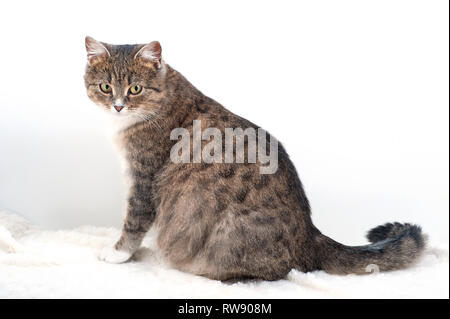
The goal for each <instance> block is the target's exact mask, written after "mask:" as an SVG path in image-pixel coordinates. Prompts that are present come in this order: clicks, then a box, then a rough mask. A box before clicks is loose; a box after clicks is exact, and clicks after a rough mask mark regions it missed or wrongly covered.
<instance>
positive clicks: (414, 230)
mask: <svg viewBox="0 0 450 319" xmlns="http://www.w3.org/2000/svg"><path fill="white" fill-rule="evenodd" d="M367 238H368V239H369V241H370V242H371V243H372V244H370V245H365V246H353V247H351V246H345V245H342V244H340V243H338V242H336V241H334V240H332V239H330V238H328V237H326V236H324V235H322V234H318V235H317V237H316V240H317V241H316V243H317V244H318V248H319V249H317V253H318V254H319V255H320V256H318V257H319V258H318V260H320V268H321V269H322V270H325V271H326V272H329V273H333V274H365V273H371V272H378V271H387V270H396V269H401V268H405V267H408V266H410V265H412V264H414V263H415V262H416V261H417V260H418V259H419V258H420V256H421V255H422V253H423V251H424V249H425V246H426V240H427V236H426V235H424V234H422V229H421V228H420V227H419V226H417V225H411V224H401V223H387V224H385V225H381V226H378V227H376V228H374V229H372V230H370V231H369V232H368V234H367Z"/></svg>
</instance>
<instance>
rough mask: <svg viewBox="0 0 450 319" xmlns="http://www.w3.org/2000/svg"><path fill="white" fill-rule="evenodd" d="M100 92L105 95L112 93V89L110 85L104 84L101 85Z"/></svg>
mask: <svg viewBox="0 0 450 319" xmlns="http://www.w3.org/2000/svg"><path fill="white" fill-rule="evenodd" d="M100 90H101V91H102V92H103V93H111V92H112V87H111V85H109V84H108V83H102V84H100Z"/></svg>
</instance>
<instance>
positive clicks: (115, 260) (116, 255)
mask: <svg viewBox="0 0 450 319" xmlns="http://www.w3.org/2000/svg"><path fill="white" fill-rule="evenodd" d="M130 257H131V253H129V252H127V251H121V250H117V249H115V248H114V247H110V246H107V247H104V248H103V249H102V250H101V251H100V253H99V255H98V259H100V260H102V261H106V262H107V263H111V264H120V263H124V262H126V261H127V260H128V259H130Z"/></svg>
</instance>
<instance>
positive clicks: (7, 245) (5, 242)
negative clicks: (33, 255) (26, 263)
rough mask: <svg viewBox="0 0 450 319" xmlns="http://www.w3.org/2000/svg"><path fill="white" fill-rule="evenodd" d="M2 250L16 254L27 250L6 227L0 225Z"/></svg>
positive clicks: (0, 245)
mask: <svg viewBox="0 0 450 319" xmlns="http://www.w3.org/2000/svg"><path fill="white" fill-rule="evenodd" d="M0 250H3V251H5V252H7V253H10V254H14V253H22V252H24V250H25V249H24V247H23V246H22V245H21V244H20V243H19V242H17V241H16V240H15V239H14V238H13V237H12V235H11V233H10V232H9V231H8V230H7V229H6V228H5V227H3V226H1V225H0Z"/></svg>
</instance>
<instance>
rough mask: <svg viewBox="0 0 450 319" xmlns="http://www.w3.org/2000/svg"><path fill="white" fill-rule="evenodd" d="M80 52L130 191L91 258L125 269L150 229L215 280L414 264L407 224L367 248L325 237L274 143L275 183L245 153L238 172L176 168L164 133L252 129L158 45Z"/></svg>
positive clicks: (421, 242) (181, 264)
mask: <svg viewBox="0 0 450 319" xmlns="http://www.w3.org/2000/svg"><path fill="white" fill-rule="evenodd" d="M86 49H87V57H88V65H87V67H86V73H85V76H84V79H85V84H86V89H87V94H88V96H89V98H90V99H91V100H92V101H93V102H95V104H97V105H99V106H100V107H101V108H103V109H104V110H105V111H107V112H108V113H110V115H111V116H112V117H113V118H114V121H115V122H116V123H117V124H118V125H119V126H118V129H117V133H116V137H117V141H118V143H119V145H120V149H121V150H122V151H123V154H122V155H123V157H124V159H125V162H126V163H127V169H126V172H127V177H128V179H129V183H130V186H129V194H128V202H127V215H126V218H125V221H124V226H123V230H122V235H121V238H120V239H119V240H118V241H117V243H116V244H115V245H114V246H113V247H107V248H105V249H103V250H102V252H101V253H100V259H102V260H104V261H106V262H111V263H122V262H125V261H127V260H129V259H130V258H131V257H132V255H133V253H134V252H136V250H137V249H138V248H139V246H140V245H141V242H142V239H143V238H144V236H145V234H146V233H147V231H148V230H149V228H150V227H152V226H154V227H156V229H157V232H158V236H157V243H158V247H159V249H160V250H161V252H162V253H163V254H164V256H165V258H166V259H167V261H169V262H170V263H171V265H173V267H175V268H177V269H180V270H182V271H186V272H189V273H193V274H197V275H201V276H205V277H208V278H211V279H217V280H240V279H248V278H258V279H263V280H278V279H281V278H283V277H285V276H286V274H287V273H289V271H290V270H291V269H298V270H300V271H303V272H308V271H313V270H324V271H326V272H329V273H333V274H350V273H353V274H364V273H366V270H367V269H368V268H367V267H368V266H369V265H376V267H378V269H379V270H381V271H387V270H394V269H399V268H403V267H407V266H409V265H411V264H413V263H414V262H415V261H417V260H418V258H419V257H420V256H421V254H422V252H423V250H424V248H425V244H426V240H425V238H426V237H425V236H424V235H423V234H422V231H421V228H420V227H419V226H416V225H411V224H400V223H388V224H385V225H382V226H378V227H376V228H374V229H372V230H371V231H369V233H368V235H367V238H368V240H369V241H370V242H371V244H369V245H365V246H356V247H349V246H345V245H343V244H340V243H338V242H336V241H334V240H332V239H330V238H328V237H327V236H325V235H323V234H322V233H321V232H320V231H319V230H318V229H317V228H316V227H315V226H314V225H313V223H312V221H311V210H310V205H309V202H308V199H307V197H306V195H305V192H304V190H303V186H302V183H301V182H300V180H299V178H298V176H297V172H296V169H295V167H294V165H293V164H292V162H291V161H290V160H289V157H288V155H287V153H286V151H285V149H284V148H283V146H282V145H281V144H278V146H277V156H278V163H277V164H278V166H277V170H276V171H275V172H274V173H273V174H262V173H261V172H260V168H261V165H263V164H262V163H261V162H259V161H257V162H252V161H250V160H249V157H248V156H247V157H246V158H245V161H244V163H237V162H236V161H234V162H231V163H230V162H225V163H223V162H221V163H220V162H219V163H218V162H212V163H206V162H204V161H201V162H174V161H173V160H171V149H172V148H173V146H174V145H175V144H176V143H178V142H179V139H178V140H176V139H173V137H172V136H171V132H172V130H174V129H177V128H183V129H185V130H186V131H187V132H189V133H190V139H191V140H192V139H193V138H194V137H193V126H194V122H196V121H199V122H197V123H201V128H202V129H206V128H217V129H218V130H219V131H220V132H222V133H223V132H225V130H226V128H233V129H234V128H242V129H244V130H245V129H246V128H253V129H255V130H256V129H258V126H256V125H255V124H253V123H251V122H249V121H247V120H246V119H243V118H241V117H239V116H237V115H235V114H233V113H231V112H230V111H228V110H227V109H225V108H224V107H223V106H222V105H220V104H219V103H217V102H216V101H214V100H213V99H211V98H209V97H207V96H205V95H203V94H202V93H201V92H200V91H199V90H197V89H196V88H195V87H194V86H193V85H192V84H191V83H189V81H188V80H186V78H184V77H183V76H182V75H181V74H180V73H179V72H177V71H176V70H174V69H173V68H172V67H170V66H169V65H168V64H166V63H165V62H164V60H163V59H162V58H161V46H160V44H159V43H158V42H156V41H155V42H151V43H149V44H145V45H143V44H139V45H111V44H107V43H102V42H98V41H96V40H94V39H93V38H91V37H86ZM268 136H270V135H268ZM192 143H194V141H193V140H192ZM201 143H202V146H204V145H205V144H206V141H203V140H202V142H201ZM245 149H246V150H248V149H249V141H248V137H247V138H245ZM190 151H191V152H192V149H190ZM190 156H191V158H192V156H193V154H192V153H191V154H190ZM233 156H234V159H235V160H236V154H235V153H233Z"/></svg>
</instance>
